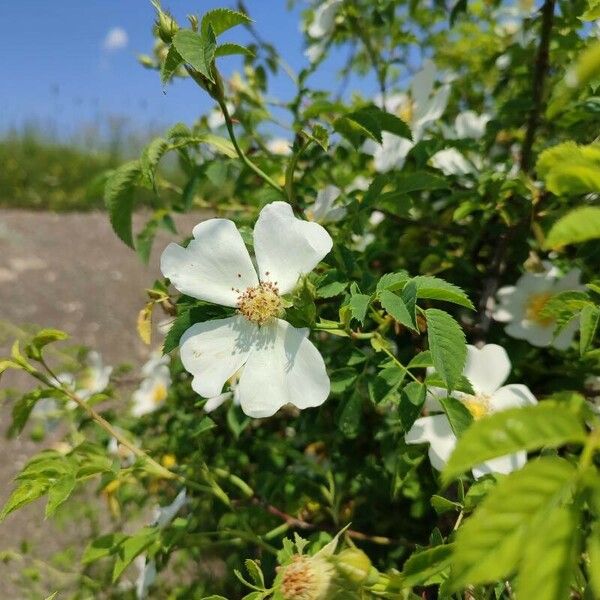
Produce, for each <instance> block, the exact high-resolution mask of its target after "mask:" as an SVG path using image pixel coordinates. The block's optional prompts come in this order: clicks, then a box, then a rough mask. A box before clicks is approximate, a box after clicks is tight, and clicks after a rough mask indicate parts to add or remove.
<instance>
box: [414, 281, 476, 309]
mask: <svg viewBox="0 0 600 600" xmlns="http://www.w3.org/2000/svg"><path fill="white" fill-rule="evenodd" d="M412 281H413V282H414V284H415V285H416V287H417V298H427V299H429V300H445V301H446V302H452V303H454V304H459V305H460V306H464V307H466V308H470V309H471V310H474V309H475V307H474V306H473V303H472V302H471V300H469V297H468V296H467V295H466V294H465V292H464V291H463V290H461V289H460V288H459V287H458V286H457V285H454V284H452V283H448V282H447V281H444V280H443V279H439V278H438V277H432V276H429V275H419V276H418V277H413V279H412Z"/></svg>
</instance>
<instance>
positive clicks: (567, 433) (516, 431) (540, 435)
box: [442, 402, 586, 484]
mask: <svg viewBox="0 0 600 600" xmlns="http://www.w3.org/2000/svg"><path fill="white" fill-rule="evenodd" d="M585 435H586V434H585V429H584V428H583V425H582V424H581V422H580V420H579V418H578V417H577V416H575V415H574V414H573V413H572V412H571V411H570V410H569V409H568V408H567V407H564V406H560V405H558V404H555V403H554V402H544V403H542V404H538V405H536V406H526V407H523V408H513V409H510V410H505V411H501V412H498V413H495V414H492V415H489V416H487V417H484V418H483V419H480V420H478V421H475V422H474V423H473V424H472V425H471V426H470V427H469V429H468V430H467V431H465V432H464V434H463V436H462V437H461V438H460V440H459V441H458V444H457V446H456V448H455V449H454V452H453V453H452V455H451V456H450V460H449V461H448V463H447V464H446V467H445V469H444V471H443V473H442V480H443V481H444V482H445V483H446V484H448V483H449V482H450V481H452V480H453V479H454V478H455V477H456V476H458V475H460V474H461V473H463V472H464V471H467V470H468V469H470V468H472V467H474V466H475V465H478V464H479V463H482V462H484V461H486V460H490V459H491V458H496V457H497V456H504V455H506V454H513V453H514V452H518V451H519V450H528V451H532V450H538V449H539V448H542V447H545V448H556V447H559V446H563V445H564V444H569V443H583V442H584V441H585Z"/></svg>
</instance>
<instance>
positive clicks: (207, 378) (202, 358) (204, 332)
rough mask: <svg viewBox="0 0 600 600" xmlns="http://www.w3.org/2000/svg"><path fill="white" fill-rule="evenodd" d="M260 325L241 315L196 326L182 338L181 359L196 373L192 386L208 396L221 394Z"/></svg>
mask: <svg viewBox="0 0 600 600" xmlns="http://www.w3.org/2000/svg"><path fill="white" fill-rule="evenodd" d="M257 334H258V325H255V324H254V323H251V322H250V321H248V319H246V318H245V317H242V316H241V315H237V316H235V317H229V318H227V319H217V320H215V321H205V322H204V323H196V324H195V325H192V326H191V327H190V328H189V329H188V330H187V331H186V332H185V333H184V334H183V336H182V337H181V342H180V355H181V362H182V363H183V366H184V367H185V369H186V371H188V372H189V373H191V374H192V375H193V376H194V379H193V380H192V389H193V390H194V391H195V392H197V393H198V394H200V395H201V396H203V397H204V398H212V397H213V396H217V395H218V394H220V393H221V391H222V389H223V386H224V385H225V382H226V381H227V380H228V379H229V378H230V377H231V376H232V375H233V374H234V373H235V372H236V371H237V370H238V369H239V368H240V367H242V365H244V363H245V362H246V360H247V359H248V356H249V355H250V352H251V350H252V345H253V344H254V343H255V342H256V338H257Z"/></svg>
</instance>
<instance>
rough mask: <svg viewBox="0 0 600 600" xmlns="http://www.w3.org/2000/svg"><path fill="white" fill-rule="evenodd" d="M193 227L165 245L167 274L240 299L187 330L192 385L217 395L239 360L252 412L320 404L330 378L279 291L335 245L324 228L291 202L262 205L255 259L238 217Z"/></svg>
mask: <svg viewBox="0 0 600 600" xmlns="http://www.w3.org/2000/svg"><path fill="white" fill-rule="evenodd" d="M193 236H194V239H193V240H192V241H191V242H190V243H189V244H188V246H187V248H182V247H181V246H178V245H177V244H169V246H168V247H167V248H166V249H165V251H164V252H163V254H162V257H161V270H162V272H163V274H164V276H165V277H168V278H169V279H170V280H171V283H172V284H173V285H174V287H175V288H177V289H178V290H179V291H180V292H181V293H183V294H187V295H188V296H192V297H194V298H198V299H200V300H205V301H207V302H213V303H215V304H221V305H223V306H228V307H235V308H237V310H238V314H236V315H235V316H232V317H228V318H225V319H217V320H214V321H206V322H203V323H196V324H195V325H192V327H190V328H189V329H188V330H187V331H186V332H185V333H184V334H183V336H182V338H181V341H180V354H181V360H182V362H183V366H184V367H185V368H186V369H187V370H188V371H189V372H190V373H191V374H192V375H193V380H192V388H193V389H194V390H195V391H196V392H197V393H198V394H200V395H201V396H203V397H205V398H212V397H214V396H217V395H219V394H220V393H221V392H222V389H223V386H224V384H225V382H226V381H227V380H228V379H230V378H231V377H232V375H234V374H235V373H237V372H238V371H239V370H240V369H242V367H243V369H242V371H241V374H240V382H239V398H240V404H241V407H242V410H243V411H244V412H245V413H246V414H247V415H248V416H250V417H268V416H271V415H273V414H275V412H277V410H279V408H281V407H282V406H284V405H285V404H288V403H290V404H293V405H295V406H296V407H298V408H308V407H314V406H319V405H321V404H322V403H323V402H324V401H325V399H326V398H327V396H328V395H329V385H330V384H329V378H328V376H327V372H326V370H325V364H324V362H323V358H322V357H321V355H320V354H319V352H318V350H317V349H316V348H315V347H314V346H313V344H312V343H311V342H310V341H309V340H308V330H307V329H297V328H295V327H292V326H291V325H290V324H289V323H287V322H286V321H283V320H282V319H280V318H279V316H280V314H281V313H282V300H281V295H283V294H288V293H290V292H291V291H292V290H293V289H294V287H295V286H296V284H297V282H298V279H299V278H300V277H301V276H302V275H303V274H306V273H309V272H310V271H311V270H312V269H314V267H315V266H316V265H317V264H318V263H319V262H320V260H321V259H322V258H323V257H324V256H325V255H326V254H327V253H328V252H329V251H330V250H331V247H332V245H333V242H332V240H331V237H330V235H329V234H328V233H327V231H326V230H325V229H324V228H323V227H322V226H321V225H318V224H317V223H310V222H307V221H302V220H300V219H297V218H296V217H294V214H293V212H292V208H291V206H290V205H289V204H287V203H285V202H273V203H271V204H268V205H266V206H265V207H264V208H263V209H262V211H261V212H260V215H259V217H258V220H257V221H256V225H255V227H254V252H255V258H256V265H257V267H256V268H255V267H254V264H253V263H252V259H251V258H250V255H249V254H248V250H247V249H246V246H245V245H244V242H243V240H242V236H241V235H240V233H239V231H238V230H237V228H236V226H235V224H234V223H233V222H232V221H229V220H228V219H209V220H208V221H204V222H203V223H200V224H198V225H196V227H194V230H193Z"/></svg>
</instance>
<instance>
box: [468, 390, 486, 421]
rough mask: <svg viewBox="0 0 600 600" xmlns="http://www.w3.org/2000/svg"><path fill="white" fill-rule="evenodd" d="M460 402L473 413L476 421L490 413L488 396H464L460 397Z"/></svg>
mask: <svg viewBox="0 0 600 600" xmlns="http://www.w3.org/2000/svg"><path fill="white" fill-rule="evenodd" d="M462 403H463V404H464V405H465V406H466V407H467V410H468V411H469V412H470V413H471V415H473V419H475V420H476V421H477V420H479V419H481V418H482V417H485V416H486V415H488V414H489V413H490V400H489V398H488V396H484V395H483V394H482V395H477V396H465V397H464V398H462Z"/></svg>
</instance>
